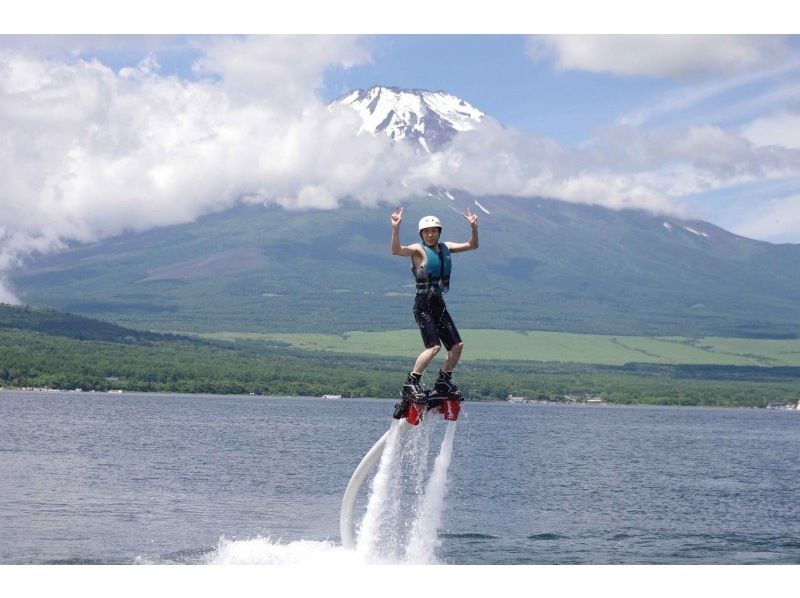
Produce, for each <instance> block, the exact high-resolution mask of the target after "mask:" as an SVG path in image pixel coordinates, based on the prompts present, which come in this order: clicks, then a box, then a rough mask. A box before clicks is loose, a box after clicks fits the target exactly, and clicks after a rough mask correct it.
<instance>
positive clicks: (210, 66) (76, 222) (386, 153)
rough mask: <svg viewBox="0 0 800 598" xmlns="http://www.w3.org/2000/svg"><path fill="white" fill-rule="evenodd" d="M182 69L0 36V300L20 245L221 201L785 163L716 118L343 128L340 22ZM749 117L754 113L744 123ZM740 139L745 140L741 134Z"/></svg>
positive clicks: (565, 189)
mask: <svg viewBox="0 0 800 598" xmlns="http://www.w3.org/2000/svg"><path fill="white" fill-rule="evenodd" d="M198 51H199V52H201V53H203V57H202V58H201V59H199V60H198V61H197V63H196V64H197V72H198V73H200V74H202V77H201V78H200V79H199V80H185V79H182V78H180V77H178V76H166V75H163V74H161V71H160V69H159V66H158V62H159V61H158V57H157V56H156V55H152V56H149V57H147V58H146V59H145V60H143V61H142V62H140V63H139V64H138V65H134V66H129V67H126V68H123V69H120V70H118V71H115V70H113V69H111V68H109V67H108V66H107V65H104V64H102V63H101V62H99V61H96V60H76V59H70V60H66V61H65V60H59V59H55V58H42V57H36V56H33V55H29V54H27V53H24V52H19V51H11V50H5V51H0V130H1V131H3V134H2V136H0V169H2V172H3V173H4V176H3V177H2V178H0V198H2V199H0V300H8V299H9V298H13V295H12V293H11V292H10V290H9V289H8V286H7V283H6V282H5V281H4V279H3V276H4V275H6V274H7V273H8V272H9V270H10V269H12V268H14V267H17V266H18V265H19V264H20V260H21V259H23V258H24V257H26V256H28V255H30V254H33V253H37V252H38V253H46V252H52V251H58V250H60V249H63V248H64V247H65V246H66V244H67V243H69V242H74V241H78V242H91V241H96V240H98V239H101V238H105V237H108V236H112V235H116V234H119V233H121V232H123V231H142V230H146V229H149V228H153V227H157V226H166V225H170V224H178V223H184V222H190V221H192V220H194V219H196V218H197V217H199V216H201V215H204V214H207V213H210V212H214V211H219V210H222V209H225V208H227V207H230V206H232V205H234V204H235V203H236V202H238V201H241V200H244V201H249V202H261V201H267V202H276V203H279V204H281V205H283V206H285V207H287V208H290V209H309V208H320V209H330V208H335V207H336V206H337V205H338V203H339V201H340V200H342V199H343V198H353V199H355V200H357V201H361V202H363V203H366V204H374V203H376V202H378V201H381V200H385V201H394V200H397V199H400V198H402V197H404V196H407V195H408V194H413V193H414V192H421V191H422V190H423V189H424V188H425V187H427V186H429V185H438V186H441V187H445V188H462V189H465V190H467V191H470V192H473V193H476V194H477V193H485V194H498V193H506V194H514V195H523V196H537V195H538V196H546V197H553V198H556V199H564V200H567V201H574V202H584V203H595V204H600V205H604V206H608V207H612V208H617V209H618V208H625V207H637V208H646V209H651V210H654V211H660V212H675V211H676V210H680V209H681V208H680V206H682V205H684V203H683V202H681V203H680V204H678V203H676V201H675V198H676V197H678V196H683V195H686V194H688V193H695V192H697V191H702V190H706V189H714V188H717V187H720V186H725V185H732V184H737V183H739V182H742V181H748V180H758V179H759V178H763V177H771V176H778V175H780V174H786V173H789V174H794V175H797V174H800V173H798V170H800V152H799V151H798V150H797V149H792V147H793V146H789V145H786V144H785V143H784V145H785V146H786V147H776V146H774V145H771V146H761V145H760V144H754V143H753V142H752V140H751V139H750V138H749V137H748V138H746V137H747V135H748V134H749V135H751V136H752V135H756V134H757V133H758V132H759V131H766V130H767V129H768V128H769V127H767V126H766V125H767V124H768V123H767V122H766V121H765V122H764V123H761V124H760V125H759V126H756V124H757V121H756V122H754V123H753V128H752V130H748V131H746V134H745V136H744V137H743V136H739V135H736V134H733V133H730V132H727V131H724V130H723V129H720V128H718V127H709V126H699V127H682V128H667V127H662V128H659V129H647V128H642V127H633V126H624V125H620V126H611V127H608V128H606V129H603V130H601V131H600V132H599V134H598V136H597V137H596V139H594V140H593V141H592V143H590V144H586V145H581V146H577V147H572V146H564V145H560V144H558V143H556V142H554V141H552V140H549V139H545V138H542V137H536V136H531V135H526V134H522V133H520V132H518V131H514V130H512V129H507V128H503V127H501V126H500V125H499V124H498V123H496V122H494V121H493V120H492V119H491V118H487V119H486V122H485V124H484V125H483V126H482V127H481V128H480V129H478V130H475V131H471V132H465V133H463V134H461V135H459V136H458V137H457V138H456V139H455V141H454V142H453V143H452V144H451V145H450V146H449V147H448V148H447V149H445V150H444V151H443V152H440V153H435V154H430V155H429V154H425V153H422V152H421V153H416V152H414V151H413V149H412V148H411V147H410V146H407V145H405V144H397V145H394V144H392V142H391V141H390V140H389V139H388V138H387V137H385V136H382V135H379V136H376V137H372V136H370V135H360V136H359V135H357V134H356V131H358V130H359V128H360V121H358V116H357V115H356V114H355V113H354V112H353V111H351V110H349V109H347V108H346V107H336V108H333V109H329V108H328V107H327V106H326V105H324V104H323V103H322V102H321V101H320V99H319V98H318V97H317V95H316V93H315V92H316V89H317V87H318V86H319V85H320V82H321V80H322V75H323V73H324V71H325V69H326V68H328V67H329V66H332V65H333V66H342V65H348V64H354V63H358V62H363V61H365V60H368V59H369V57H368V56H366V55H365V54H364V53H363V50H361V48H360V46H359V44H358V40H355V39H353V38H349V37H324V38H323V37H320V38H307V37H298V36H292V37H284V38H280V39H277V38H272V37H269V38H265V37H256V38H223V39H216V38H215V39H212V40H211V42H210V45H209V46H208V47H204V46H200V47H199V48H198ZM759 127H760V128H759ZM753 139H754V138H753Z"/></svg>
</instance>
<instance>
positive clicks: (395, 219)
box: [392, 206, 403, 228]
mask: <svg viewBox="0 0 800 598" xmlns="http://www.w3.org/2000/svg"><path fill="white" fill-rule="evenodd" d="M402 221H403V208H402V206H397V207H396V208H395V209H394V212H392V226H393V227H395V228H397V227H399V226H400V223H401V222H402Z"/></svg>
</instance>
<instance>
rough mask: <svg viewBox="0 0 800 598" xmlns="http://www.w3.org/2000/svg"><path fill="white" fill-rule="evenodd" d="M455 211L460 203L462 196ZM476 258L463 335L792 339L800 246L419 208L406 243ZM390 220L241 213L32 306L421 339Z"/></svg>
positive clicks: (704, 226)
mask: <svg viewBox="0 0 800 598" xmlns="http://www.w3.org/2000/svg"><path fill="white" fill-rule="evenodd" d="M449 197H453V199H450V198H449ZM476 200H477V202H478V203H479V204H480V206H482V207H483V208H484V209H483V210H480V209H478V214H479V215H480V219H481V220H480V223H481V225H480V243H481V245H480V249H479V250H478V251H475V252H469V253H464V254H459V255H456V256H455V257H454V271H453V279H452V286H451V289H452V290H451V293H450V294H449V295H448V306H449V308H450V310H451V312H452V313H453V314H454V317H455V319H456V322H457V324H458V325H459V326H460V327H463V328H468V327H469V328H503V329H511V330H532V329H535V330H555V331H570V332H591V333H603V334H632V335H640V334H651V335H681V336H702V335H708V336H715V335H716V336H750V337H775V338H782V337H792V336H794V335H797V334H798V333H800V301H799V300H800V282H798V281H800V246H797V245H771V244H768V243H762V242H757V241H753V240H749V239H745V238H742V237H738V236H736V235H732V234H730V233H728V232H727V231H724V230H722V229H720V228H718V227H715V226H713V225H711V224H709V223H705V222H684V221H681V220H677V219H674V218H665V217H660V216H653V215H650V214H648V213H645V212H640V211H632V210H623V211H612V210H608V209H605V208H602V207H598V206H589V205H579V204H569V203H565V202H560V201H554V200H544V199H538V200H537V199H521V198H513V197H499V196H498V197H481V198H473V197H471V196H469V195H468V194H466V193H463V192H457V191H451V192H447V193H445V192H438V193H436V194H434V196H433V197H428V198H417V199H413V200H409V201H408V202H406V204H405V205H406V210H405V219H404V222H403V226H402V228H401V242H403V243H405V244H409V243H412V242H415V240H416V239H417V235H416V222H417V220H418V219H419V218H420V217H421V216H423V215H425V214H427V213H434V214H437V215H439V216H440V218H441V219H442V220H443V223H444V227H445V228H444V233H443V238H444V239H446V240H453V241H464V240H466V239H467V238H468V236H469V227H468V225H467V223H466V222H465V220H464V219H463V218H462V217H461V216H459V215H458V214H456V213H455V211H456V210H462V211H463V210H464V209H465V208H466V207H472V209H476V208H477V207H478V206H476V203H475V202H476ZM389 213H390V208H389V207H388V206H382V207H378V208H365V207H362V206H358V205H355V204H350V205H345V206H343V207H341V208H340V209H338V210H336V211H333V212H330V211H325V212H317V211H312V212H304V213H298V212H288V211H286V210H283V209H281V208H278V207H275V206H266V207H265V206H240V207H237V208H235V209H233V210H229V211H227V212H223V213H220V214H215V215H212V216H208V217H205V218H202V219H200V220H199V221H197V222H195V223H193V224H188V225H182V226H175V227H169V228H164V229H160V230H153V231H149V232H146V233H142V234H138V235H125V236H122V237H118V238H115V239H111V240H108V241H105V242H102V243H98V244H95V245H92V246H85V247H79V248H76V249H73V250H72V251H70V252H68V253H65V254H62V255H58V256H52V257H47V258H40V259H38V260H36V261H35V262H32V263H30V264H29V265H28V266H27V267H26V268H25V269H24V270H22V271H18V272H16V273H15V274H14V276H13V279H12V280H13V283H14V285H15V288H16V290H17V292H18V293H19V294H20V295H21V297H22V298H23V300H25V301H26V302H28V303H32V304H36V305H46V306H50V307H56V308H58V309H63V310H66V311H70V312H74V313H79V314H83V315H88V316H91V317H97V318H102V319H105V320H112V321H114V322H118V323H121V324H124V325H129V326H134V327H142V328H149V329H154V330H177V331H183V330H187V331H188V330H193V331H219V330H235V331H256V332H266V331H272V332H280V331H285V332H316V331H319V332H332V333H341V332H345V331H349V330H386V329H396V328H408V327H413V326H415V324H414V321H413V317H412V314H411V302H412V296H413V292H414V290H413V279H412V277H411V274H410V271H409V264H408V260H407V259H405V258H398V257H395V256H392V255H391V254H390V252H389V235H390V226H389Z"/></svg>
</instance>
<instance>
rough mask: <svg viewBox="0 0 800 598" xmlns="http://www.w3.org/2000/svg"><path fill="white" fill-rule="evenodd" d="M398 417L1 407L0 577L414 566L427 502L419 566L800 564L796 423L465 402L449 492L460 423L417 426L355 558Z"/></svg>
mask: <svg viewBox="0 0 800 598" xmlns="http://www.w3.org/2000/svg"><path fill="white" fill-rule="evenodd" d="M392 406H393V402H392V401H386V400H370V399H358V400H356V399H353V400H349V399H343V400H338V401H335V400H321V399H316V398H281V397H224V396H183V395H134V394H124V395H113V394H112V395H108V394H87V393H33V392H31V393H14V392H7V391H6V392H0V563H4V564H14V563H119V564H123V563H144V564H146V563H278V564H282V563H297V564H312V565H313V564H315V563H323V564H342V565H345V564H354V565H359V564H363V563H371V562H382V563H387V562H388V563H394V562H399V563H402V562H410V561H407V558H408V557H407V556H403V551H402V546H401V544H402V543H403V542H405V541H407V538H408V536H409V534H412V532H411V531H410V530H411V527H412V522H416V521H417V520H418V519H419V513H418V512H415V511H414V508H413V507H411V506H407V505H411V504H412V502H413V497H416V499H419V498H420V496H421V495H427V499H428V500H431V497H432V496H433V495H434V494H436V495H437V500H438V501H439V502H438V503H437V504H436V505H434V506H433V507H430V508H429V510H430V509H434V510H435V509H438V511H437V512H436V513H434V515H435V517H433V519H431V518H430V517H429V520H427V523H425V525H428V532H429V536H430V537H428V539H427V540H426V542H427V544H426V546H425V547H426V548H427V549H428V551H429V552H430V554H429V555H428V556H427V557H425V558H427V559H428V560H427V561H426V562H432V563H445V564H448V563H452V564H556V563H578V564H583V563H588V564H616V563H641V564H661V563H676V564H691V563H703V564H749V563H762V564H763V563H794V564H798V563H800V412H788V411H767V410H726V409H704V408H654V407H617V406H560V405H512V404H507V403H469V402H468V403H465V404H464V407H463V410H462V415H461V417H460V418H459V421H458V422H457V424H455V427H456V429H455V434H454V437H453V449H452V454H451V455H449V466H448V467H444V466H441V464H440V471H439V473H442V474H444V481H440V482H437V483H430V482H427V481H426V480H429V479H430V477H431V475H433V474H434V473H435V471H434V470H435V468H436V465H435V464H433V459H434V458H435V457H436V456H437V454H438V453H439V451H440V448H441V446H442V444H443V438H444V436H445V430H446V428H447V426H448V424H447V423H446V422H444V421H443V420H442V419H441V418H440V417H428V418H426V420H425V421H424V422H423V425H421V426H420V427H418V428H410V427H408V426H405V427H404V428H402V429H401V430H400V432H402V434H403V437H402V439H401V440H398V442H402V443H404V444H402V446H399V448H398V451H402V452H403V454H405V455H406V456H408V454H410V453H415V454H416V455H417V461H414V462H413V463H411V464H410V465H409V466H408V467H407V468H406V469H408V471H405V473H402V472H401V471H400V470H399V469H398V470H397V472H398V473H397V475H395V476H394V477H392V476H389V477H390V478H391V479H390V480H389V482H388V483H389V484H390V486H387V488H388V489H389V490H388V492H387V493H386V495H385V496H384V497H383V501H384V503H385V504H383V507H382V508H383V511H381V513H382V514H383V515H386V517H388V514H391V518H390V519H387V518H386V517H384V519H386V520H385V521H383V522H382V524H381V525H382V526H383V527H382V528H381V529H380V530H377V531H375V532H374V534H375V535H374V537H373V538H372V546H373V548H374V550H375V551H376V553H375V554H369V552H368V551H367V552H365V549H364V548H363V546H362V545H361V543H360V544H359V547H360V549H359V550H348V549H345V548H343V547H342V546H341V538H340V533H339V512H340V504H341V499H342V495H343V492H344V490H345V487H346V486H347V483H348V480H349V479H350V476H351V474H352V472H353V470H354V468H355V467H356V466H357V465H358V463H359V461H360V460H361V458H362V457H363V456H364V454H365V453H366V452H367V451H368V450H369V449H370V447H371V446H372V445H373V443H375V442H376V441H377V440H378V438H380V437H381V435H383V434H384V432H386V431H387V429H388V428H389V426H390V424H391V423H392V421H393V420H391V417H390V415H391V411H392ZM400 432H398V434H400ZM387 450H388V449H387ZM421 453H424V454H425V458H421V456H420V454H421ZM409 468H410V469H409ZM387 471H388V470H387ZM401 473H402V475H403V476H405V477H400V475H401ZM409 476H410V477H409ZM415 476H416V477H415ZM377 479H378V477H377V476H376V477H375V480H377ZM426 484H427V485H426ZM437 484H438V486H437ZM377 485H378V484H377V481H376V482H374V483H373V484H372V487H370V485H369V484H367V485H365V487H364V490H363V493H362V494H363V496H362V497H361V498H360V499H359V503H358V505H357V509H356V513H355V516H356V517H355V518H356V520H360V518H361V517H362V516H363V514H364V511H365V510H366V509H367V508H371V507H368V506H367V505H368V500H370V497H371V496H372V494H376V493H377V490H376V489H375V487H376V486H377ZM432 485H433V486H436V487H435V488H433V489H432V488H431V486H432ZM434 491H435V492H434ZM409 497H412V502H408V501H409V500H410V499H409ZM404 500H405V501H406V506H404V505H403V504H402V501H404ZM420 509H422V510H424V508H422V507H420ZM379 514H380V513H379ZM415 525H416V523H415ZM431 526H433V527H431ZM431 530H432V531H433V535H432V536H431V535H430V532H431ZM381 534H384V535H385V534H389V535H391V536H392V538H391V539H384V538H383V537H382V536H381V537H378V536H379V535H381ZM404 534H405V535H404ZM403 538H406V540H404V539H403ZM392 543H393V544H392ZM379 545H380V546H379ZM414 562H420V561H419V558H417V560H416V561H414Z"/></svg>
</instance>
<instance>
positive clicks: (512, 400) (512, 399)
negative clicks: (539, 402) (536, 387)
mask: <svg viewBox="0 0 800 598" xmlns="http://www.w3.org/2000/svg"><path fill="white" fill-rule="evenodd" d="M506 400H507V401H508V402H509V403H528V402H529V399H528V397H515V396H514V395H508V397H506Z"/></svg>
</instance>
